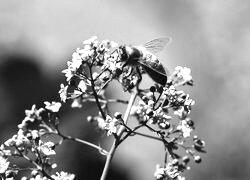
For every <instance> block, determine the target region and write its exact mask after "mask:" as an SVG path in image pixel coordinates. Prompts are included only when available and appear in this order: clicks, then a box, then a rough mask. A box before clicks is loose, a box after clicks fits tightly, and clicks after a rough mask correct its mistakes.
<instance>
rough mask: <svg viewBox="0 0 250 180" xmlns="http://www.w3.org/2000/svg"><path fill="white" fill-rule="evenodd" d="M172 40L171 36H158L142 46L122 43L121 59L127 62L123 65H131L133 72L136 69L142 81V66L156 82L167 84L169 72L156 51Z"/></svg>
mask: <svg viewBox="0 0 250 180" xmlns="http://www.w3.org/2000/svg"><path fill="white" fill-rule="evenodd" d="M170 41H171V38H167V37H164V38H158V39H154V40H152V41H149V42H147V43H146V44H144V45H142V46H132V45H122V46H120V47H119V48H118V49H119V50H120V55H121V58H120V59H121V61H122V62H125V63H124V65H123V67H125V66H130V67H131V73H132V72H133V71H134V70H136V71H137V72H138V74H139V76H140V77H139V80H138V82H140V81H141V79H142V78H141V72H140V69H139V67H141V68H142V69H143V70H144V71H145V72H146V73H147V74H148V75H149V76H150V77H151V78H152V79H153V80H154V81H155V82H157V83H159V84H161V85H163V86H165V85H166V83H167V73H166V70H165V69H164V67H163V65H162V64H161V63H160V61H159V60H158V58H157V57H156V55H155V53H157V52H160V51H161V50H163V48H164V47H165V46H166V45H167V44H168V43H169V42H170Z"/></svg>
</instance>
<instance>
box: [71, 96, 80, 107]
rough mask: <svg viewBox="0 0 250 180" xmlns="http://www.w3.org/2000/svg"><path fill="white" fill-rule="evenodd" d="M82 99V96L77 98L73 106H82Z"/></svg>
mask: <svg viewBox="0 0 250 180" xmlns="http://www.w3.org/2000/svg"><path fill="white" fill-rule="evenodd" d="M81 102H82V100H81V98H75V99H74V100H73V102H72V104H71V107H72V108H81V107H82V104H81Z"/></svg>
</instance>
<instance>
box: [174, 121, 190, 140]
mask: <svg viewBox="0 0 250 180" xmlns="http://www.w3.org/2000/svg"><path fill="white" fill-rule="evenodd" d="M176 129H177V130H179V131H181V132H182V136H183V137H184V138H187V137H190V134H191V132H192V131H193V128H192V127H191V126H189V124H188V122H187V120H181V121H180V123H179V125H178V126H177V127H176Z"/></svg>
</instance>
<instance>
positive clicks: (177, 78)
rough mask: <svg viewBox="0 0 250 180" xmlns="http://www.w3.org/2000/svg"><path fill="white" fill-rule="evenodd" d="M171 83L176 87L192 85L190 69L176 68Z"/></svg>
mask: <svg viewBox="0 0 250 180" xmlns="http://www.w3.org/2000/svg"><path fill="white" fill-rule="evenodd" d="M172 78H173V82H174V84H176V85H184V84H190V85H192V76H191V69H189V68H187V67H181V66H177V67H176V68H175V71H174V73H173V77H172Z"/></svg>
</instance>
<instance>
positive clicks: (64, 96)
mask: <svg viewBox="0 0 250 180" xmlns="http://www.w3.org/2000/svg"><path fill="white" fill-rule="evenodd" d="M67 90H68V86H64V84H61V85H60V90H59V92H58V93H59V95H60V98H61V101H62V102H66V100H67Z"/></svg>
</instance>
